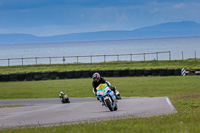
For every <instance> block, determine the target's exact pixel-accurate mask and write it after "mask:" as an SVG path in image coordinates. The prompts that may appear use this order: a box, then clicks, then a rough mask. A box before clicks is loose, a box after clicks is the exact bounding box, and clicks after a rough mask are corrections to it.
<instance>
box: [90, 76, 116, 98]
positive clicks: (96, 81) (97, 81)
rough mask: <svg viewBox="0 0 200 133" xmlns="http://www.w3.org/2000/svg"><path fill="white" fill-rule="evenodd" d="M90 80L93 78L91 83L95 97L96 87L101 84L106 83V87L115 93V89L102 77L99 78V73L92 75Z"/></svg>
mask: <svg viewBox="0 0 200 133" xmlns="http://www.w3.org/2000/svg"><path fill="white" fill-rule="evenodd" d="M92 78H93V82H92V86H93V93H94V94H95V96H97V87H98V86H99V84H101V83H106V84H107V85H108V87H109V88H110V89H111V90H112V91H113V92H114V93H115V94H116V92H115V90H116V87H113V86H111V84H110V82H108V81H106V80H105V79H104V78H103V77H101V76H100V74H99V73H97V72H96V73H94V74H93V75H92Z"/></svg>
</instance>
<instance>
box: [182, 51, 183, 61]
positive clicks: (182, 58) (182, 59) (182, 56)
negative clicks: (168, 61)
mask: <svg viewBox="0 0 200 133" xmlns="http://www.w3.org/2000/svg"><path fill="white" fill-rule="evenodd" d="M182 60H183V51H182Z"/></svg>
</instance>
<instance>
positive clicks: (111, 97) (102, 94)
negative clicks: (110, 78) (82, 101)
mask: <svg viewBox="0 0 200 133" xmlns="http://www.w3.org/2000/svg"><path fill="white" fill-rule="evenodd" d="M97 97H98V98H99V99H100V102H102V103H103V105H105V106H106V107H107V108H109V110H110V111H116V110H117V109H118V108H117V98H116V96H115V94H114V92H113V91H112V90H111V89H110V88H109V87H108V85H107V84H100V85H99V86H98V87H97Z"/></svg>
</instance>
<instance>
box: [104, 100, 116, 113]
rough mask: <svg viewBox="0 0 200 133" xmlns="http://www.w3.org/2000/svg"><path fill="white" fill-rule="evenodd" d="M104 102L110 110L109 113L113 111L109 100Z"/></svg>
mask: <svg viewBox="0 0 200 133" xmlns="http://www.w3.org/2000/svg"><path fill="white" fill-rule="evenodd" d="M105 102H106V105H107V107H108V108H109V110H110V111H113V110H114V108H113V107H112V103H111V102H110V100H109V99H106V100H105Z"/></svg>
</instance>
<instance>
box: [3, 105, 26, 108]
mask: <svg viewBox="0 0 200 133" xmlns="http://www.w3.org/2000/svg"><path fill="white" fill-rule="evenodd" d="M24 106H26V105H5V106H0V108H13V107H24Z"/></svg>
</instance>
